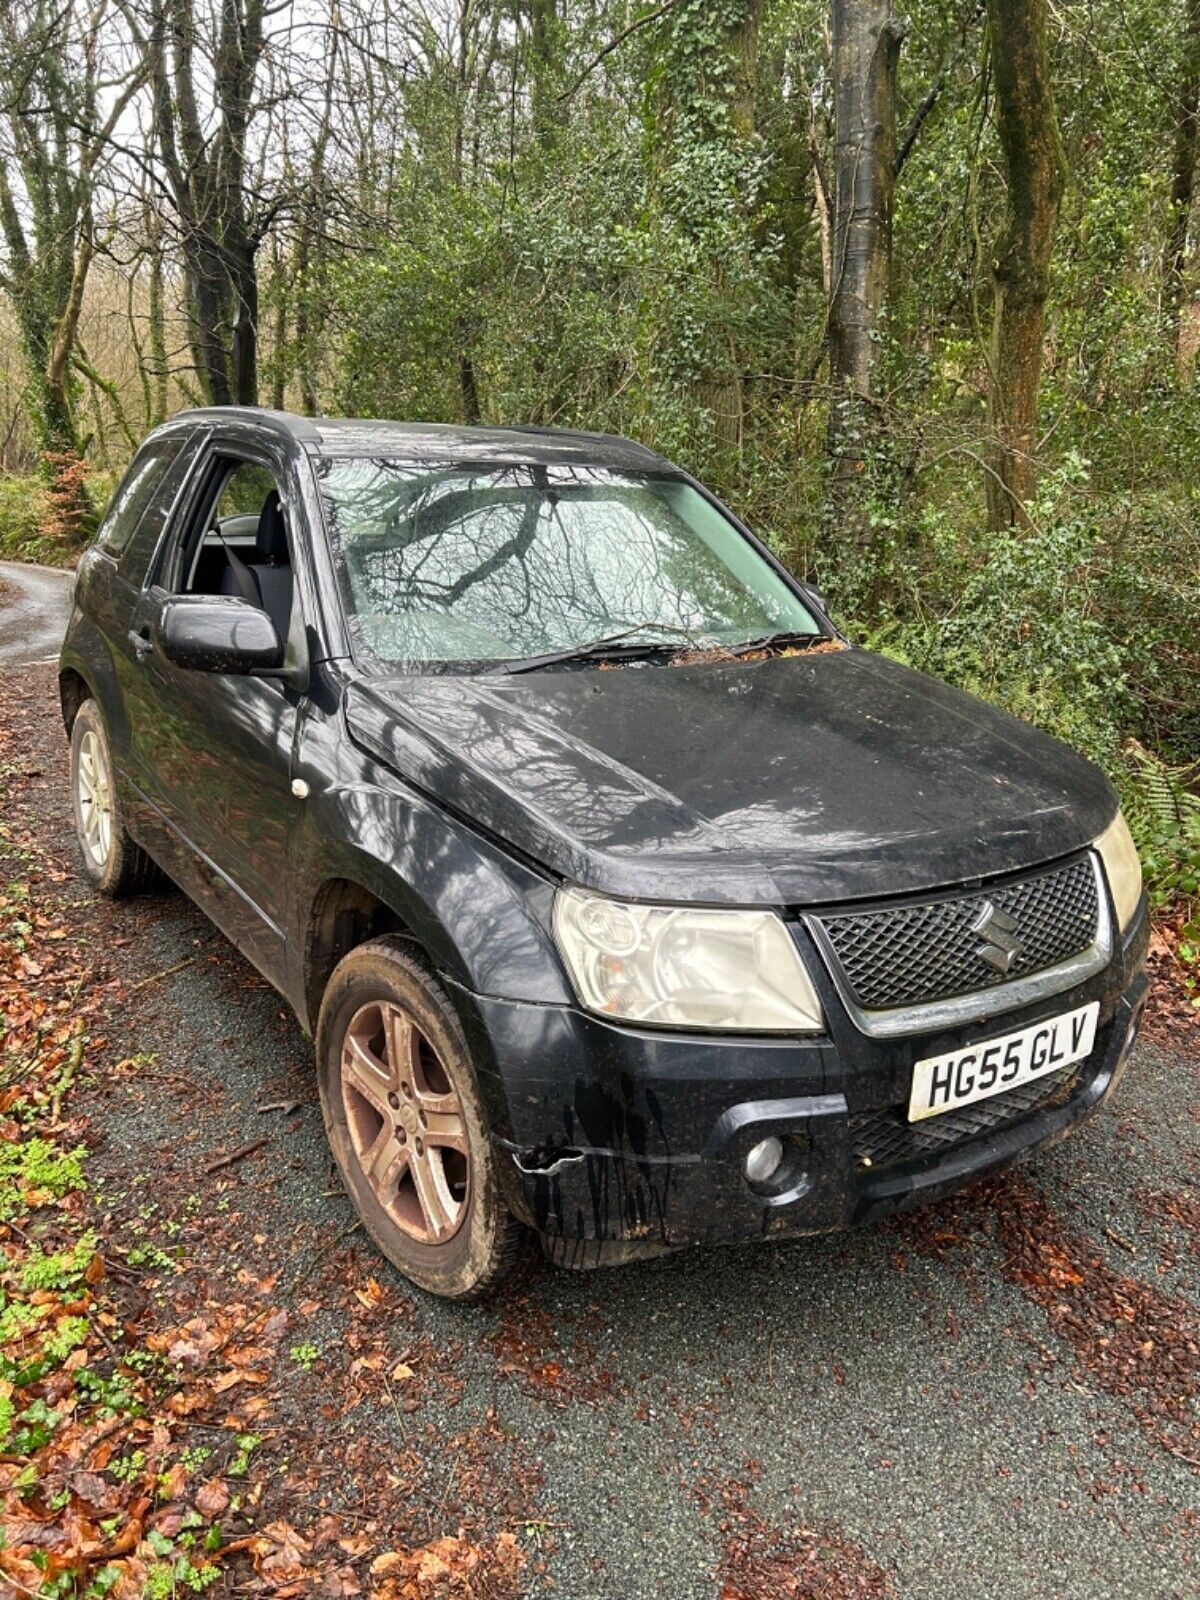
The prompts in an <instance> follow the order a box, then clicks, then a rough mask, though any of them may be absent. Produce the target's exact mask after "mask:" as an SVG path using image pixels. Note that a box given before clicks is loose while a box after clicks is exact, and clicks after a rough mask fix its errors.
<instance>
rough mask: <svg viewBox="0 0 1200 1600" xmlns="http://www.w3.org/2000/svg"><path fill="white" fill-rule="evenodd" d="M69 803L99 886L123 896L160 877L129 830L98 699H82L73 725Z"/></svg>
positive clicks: (84, 858) (90, 870) (112, 895)
mask: <svg viewBox="0 0 1200 1600" xmlns="http://www.w3.org/2000/svg"><path fill="white" fill-rule="evenodd" d="M71 803H72V807H73V809H74V813H75V841H76V844H77V845H78V847H79V855H80V859H81V860H82V863H83V870H84V872H85V873H86V874H87V876H88V878H89V879H90V881H91V883H92V885H93V887H94V888H95V889H97V890H98V891H99V892H100V893H101V894H104V895H108V896H109V897H110V898H112V899H119V898H121V897H122V896H124V895H130V894H137V893H138V892H139V891H140V890H142V889H146V888H149V887H150V885H151V884H153V883H155V882H156V881H157V879H158V875H159V874H158V868H157V867H156V866H155V864H154V862H153V861H152V860H151V859H150V857H149V856H148V855H147V854H146V852H145V851H144V850H143V849H142V848H141V846H140V845H137V844H135V843H134V841H133V840H132V839H131V838H130V836H129V834H128V832H127V831H126V828H125V819H124V815H123V813H122V810H121V799H120V796H119V795H118V793H117V786H116V782H115V779H114V774H113V764H112V751H111V750H110V748H109V743H108V733H107V731H106V730H105V727H104V719H103V717H102V716H101V715H100V708H99V706H97V704H96V702H95V701H94V700H85V701H84V702H83V704H82V705H81V706H80V707H79V710H78V711H77V712H76V714H75V721H74V722H73V723H72V725H71Z"/></svg>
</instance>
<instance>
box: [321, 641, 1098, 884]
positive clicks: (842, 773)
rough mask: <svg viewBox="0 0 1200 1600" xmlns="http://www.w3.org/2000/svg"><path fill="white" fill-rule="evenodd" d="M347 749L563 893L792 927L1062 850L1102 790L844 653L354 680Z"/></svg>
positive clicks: (986, 710)
mask: <svg viewBox="0 0 1200 1600" xmlns="http://www.w3.org/2000/svg"><path fill="white" fill-rule="evenodd" d="M346 714H347V719H348V725H349V729H350V732H351V736H352V738H354V740H355V741H356V742H357V743H358V744H359V745H360V746H362V747H363V748H365V749H366V750H368V751H369V752H370V753H371V754H373V755H374V756H376V757H378V758H380V759H382V760H383V761H384V762H386V763H387V765H389V766H390V767H391V768H392V769H393V770H394V771H395V772H397V773H398V774H399V775H400V776H401V777H403V778H404V779H406V780H407V781H409V782H411V783H412V784H414V785H416V786H417V787H419V788H420V789H422V790H424V791H425V792H426V793H428V794H430V795H432V796H433V797H434V798H435V799H436V800H438V801H439V803H441V804H443V805H445V806H446V807H448V808H449V809H451V810H453V811H454V812H456V813H458V814H459V815H460V816H462V817H464V818H466V819H467V820H468V821H470V822H471V823H472V824H473V825H475V826H476V827H478V828H480V829H482V830H485V831H486V832H488V833H490V834H492V835H494V836H496V837H498V838H499V839H501V840H502V841H504V842H505V843H506V844H507V845H508V846H509V847H510V848H512V849H514V850H516V851H518V852H520V853H522V854H523V855H525V856H528V857H531V858H532V859H534V860H535V861H537V862H538V863H540V864H542V865H543V866H545V867H546V868H548V869H549V870H550V871H551V872H553V873H554V874H556V875H559V876H561V877H562V878H563V879H566V880H568V881H571V882H574V883H579V884H583V885H585V886H587V887H590V888H594V889H597V890H601V891H604V892H607V893H610V894H614V895H623V896H628V897H631V898H636V899H644V900H649V899H656V898H657V899H663V900H668V901H683V902H690V901H700V902H707V903H710V904H712V903H740V904H764V903H768V904H776V905H800V904H817V903H822V902H833V901H840V900H850V899H858V898H861V897H864V896H872V895H885V894H896V893H902V892H906V891H914V890H925V889H932V888H938V887H942V886H945V885H950V884H955V883H962V882H965V881H968V880H971V879H977V878H981V877H986V876H988V875H990V874H993V873H999V872H1005V871H1010V870H1013V869H1017V868H1021V867H1026V866H1032V865H1036V864H1037V863H1039V862H1042V861H1047V860H1051V859H1053V858H1054V857H1056V856H1060V855H1064V854H1066V853H1067V852H1069V851H1071V850H1074V849H1077V848H1079V847H1080V846H1081V845H1084V844H1086V843H1087V842H1088V841H1089V840H1091V839H1093V838H1095V837H1096V835H1097V834H1099V833H1101V832H1102V831H1103V830H1104V828H1105V827H1106V826H1107V824H1108V823H1109V822H1110V821H1111V820H1112V817H1113V815H1114V813H1115V811H1116V806H1117V800H1116V796H1115V794H1114V792H1113V790H1112V789H1111V787H1110V786H1109V784H1108V782H1107V781H1106V779H1105V778H1104V777H1103V776H1102V775H1101V774H1100V773H1099V772H1098V771H1097V769H1096V768H1095V767H1093V766H1092V765H1091V764H1090V763H1089V762H1087V761H1085V760H1083V758H1082V757H1080V756H1077V755H1075V754H1074V753H1073V752H1072V751H1070V750H1068V749H1067V748H1066V747H1065V746H1064V745H1061V744H1059V743H1058V742H1057V741H1056V740H1054V739H1051V738H1049V737H1048V736H1047V735H1046V734H1043V733H1040V732H1038V730H1037V729H1035V728H1032V727H1030V726H1028V725H1027V724H1026V723H1023V722H1018V721H1017V720H1015V719H1014V718H1012V717H1010V716H1007V715H1006V714H1005V713H1004V712H1001V711H998V710H996V709H995V708H993V707H991V706H988V705H986V704H984V702H982V701H980V700H976V699H974V698H973V697H971V696H970V695H966V694H963V693H961V692H960V691H958V690H955V689H951V688H949V687H947V686H946V685H945V684H942V683H939V682H937V681H936V680H935V679H932V678H927V677H925V676H923V675H922V674H921V673H918V672H914V671H911V670H910V669H908V668H906V667H902V666H899V665H897V664H896V663H895V662H892V661H889V660H887V659H886V658H884V657H881V656H876V655H873V654H871V653H870V652H868V651H865V650H860V649H854V648H850V649H844V650H840V651H823V650H822V651H817V652H816V653H806V654H802V655H798V656H791V657H774V658H771V659H769V660H766V661H759V662H754V663H745V662H718V663H706V664H700V665H696V666H690V667H667V666H661V665H652V666H632V665H630V666H625V667H622V668H620V669H618V670H608V671H605V670H599V669H596V668H585V669H583V670H578V671H569V670H568V671H542V672H534V673H529V674H514V675H513V676H510V677H504V676H490V675H489V676H477V675H453V676H421V677H417V676H406V677H397V678H389V679H386V680H380V679H368V678H360V679H357V680H355V681H354V682H353V683H352V684H351V685H350V686H349V689H348V693H347V697H346Z"/></svg>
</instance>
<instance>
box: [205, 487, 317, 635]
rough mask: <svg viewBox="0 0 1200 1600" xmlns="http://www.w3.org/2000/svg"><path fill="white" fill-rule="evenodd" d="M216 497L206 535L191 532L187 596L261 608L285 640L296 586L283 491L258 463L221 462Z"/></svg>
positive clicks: (212, 500)
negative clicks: (231, 599) (281, 497)
mask: <svg viewBox="0 0 1200 1600" xmlns="http://www.w3.org/2000/svg"><path fill="white" fill-rule="evenodd" d="M214 482H215V483H217V484H219V488H217V490H216V493H215V495H214V496H212V497H211V498H208V500H207V504H208V507H209V509H208V510H207V511H206V513H205V514H204V516H203V520H202V527H203V531H202V532H201V533H200V535H199V537H198V538H197V537H196V534H195V532H193V539H195V543H194V545H193V547H192V550H191V557H190V561H189V562H188V571H187V577H186V581H185V583H184V585H183V589H184V592H185V593H188V594H223V595H230V596H233V597H234V598H236V599H241V600H245V601H247V602H249V604H251V605H257V606H259V607H260V608H261V609H262V610H264V611H266V612H267V614H268V615H269V616H270V618H271V620H272V621H273V622H274V624H275V627H276V630H277V632H278V633H279V636H280V638H281V639H286V638H287V636H288V629H289V625H290V621H291V612H292V598H293V583H292V563H291V555H290V551H289V546H288V530H287V527H286V523H285V519H284V514H283V511H282V510H281V508H280V503H279V488H278V485H277V484H276V482H275V478H274V476H273V474H272V473H271V472H270V470H269V469H268V468H266V467H264V466H262V465H261V464H260V463H258V462H257V461H239V460H237V459H236V458H233V457H225V458H221V457H218V458H217V461H216V464H215V472H214Z"/></svg>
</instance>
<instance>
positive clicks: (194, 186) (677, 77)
mask: <svg viewBox="0 0 1200 1600" xmlns="http://www.w3.org/2000/svg"><path fill="white" fill-rule="evenodd" d="M1198 183H1200V0H1055V3H1049V0H941V3H937V0H913V3H912V4H911V5H909V6H908V7H907V8H905V9H904V10H900V9H898V8H897V7H895V6H893V4H892V3H891V0H833V3H832V4H831V5H830V4H825V3H818V0H662V3H659V4H654V3H653V0H649V3H647V0H640V3H630V0H571V3H570V4H568V3H566V0H503V3H496V0H195V3H192V0H3V3H2V4H0V289H2V291H3V295H2V302H0V311H2V316H0V468H2V469H3V475H2V476H0V552H2V553H6V554H9V555H16V556H18V557H23V558H27V559H29V558H32V559H40V560H52V561H58V562H68V561H70V560H72V559H73V558H74V555H75V553H76V551H77V550H78V548H79V546H80V544H81V542H82V541H83V540H84V539H86V538H87V536H88V534H89V530H90V528H91V527H92V526H93V524H94V522H95V519H96V517H97V516H98V515H99V514H100V512H101V511H102V509H103V506H104V504H105V502H106V500H107V497H108V495H109V494H110V493H111V489H112V486H113V484H114V482H115V481H116V478H117V477H118V476H119V474H120V472H121V470H122V469H123V467H124V465H125V463H126V462H127V460H128V458H129V456H130V454H131V453H132V451H133V449H134V447H135V446H136V444H137V442H138V441H139V439H140V438H141V436H142V435H143V434H144V432H145V431H146V430H147V429H148V428H150V427H152V426H153V425H154V424H156V423H158V422H159V421H161V420H162V419H163V418H165V417H166V416H168V415H170V414H171V413H173V412H174V411H176V410H178V409H180V408H181V407H184V406H188V405H195V404H202V403H217V404H226V403H239V402H240V403H259V404H267V405H273V406H286V407H288V408H290V409H294V410H300V411H306V412H334V413H339V412H340V413H351V414H359V415H383V416H393V417H403V418H429V419H437V420H447V421H464V422H479V421H482V422H489V423H504V422H516V421H524V422H534V423H548V424H555V425H561V426H579V427H585V428H595V429H602V430H606V431H612V432H619V433H625V434H630V435H633V436H634V437H636V438H639V439H642V440H644V441H645V442H646V443H648V444H650V445H652V446H654V447H656V448H657V449H659V450H661V451H663V452H665V453H666V454H668V455H670V456H672V457H674V458H675V459H676V460H678V461H680V462H681V463H683V464H685V465H686V466H687V467H689V468H690V469H691V470H692V471H694V472H696V473H697V474H699V475H700V476H702V477H703V478H705V479H706V480H707V481H708V482H709V483H711V484H712V485H713V486H714V488H715V489H716V490H717V491H718V492H719V493H720V494H722V495H723V497H724V498H725V499H727V500H728V501H729V502H730V503H731V504H732V505H733V506H734V507H735V508H736V509H737V510H738V511H739V512H740V513H741V514H743V515H744V516H745V517H746V519H747V520H748V521H749V522H750V523H751V524H752V526H754V527H755V528H756V530H758V531H759V532H760V533H761V534H762V535H763V536H764V537H765V538H766V539H767V540H768V541H769V542H770V543H771V544H772V545H773V547H774V548H775V549H776V550H778V551H779V552H780V553H781V554H782V555H783V557H784V558H785V559H786V560H787V561H788V562H789V563H790V564H791V565H792V566H793V567H794V568H795V570H797V571H798V572H800V573H802V574H804V575H805V576H807V577H809V578H812V579H815V580H816V581H817V582H819V583H820V584H821V586H822V587H823V589H824V590H825V592H826V595H827V597H828V599H829V601H830V603H831V605H832V607H833V609H834V611H835V614H837V615H838V617H839V618H840V619H841V620H842V621H843V623H844V624H845V625H846V627H847V628H848V629H849V630H850V631H851V633H852V634H853V635H854V636H855V637H856V638H858V639H859V640H861V641H863V642H866V643H869V644H871V645H873V646H875V647H876V648H880V649H883V650H885V651H888V652H891V653H893V654H895V655H897V656H900V657H902V658H904V659H906V660H908V661H911V662H912V663H913V664H915V665H916V666H918V667H921V668H923V669H925V670H928V671H931V672H934V673H937V674H939V675H940V676H942V677H945V678H948V679H950V680H952V681H954V682H957V683H960V684H962V685H964V686H966V687H967V688H969V689H972V690H975V691H976V692H979V693H982V694H984V695H986V696H988V697H989V698H991V699H993V700H997V701H999V702H1000V703H1002V704H1004V705H1006V706H1008V707H1009V708H1010V709H1012V710H1013V711H1015V712H1017V713H1018V714H1019V715H1022V716H1025V717H1029V718H1031V719H1033V720H1035V721H1037V722H1039V723H1040V724H1042V725H1043V726H1045V727H1047V728H1048V729H1050V730H1051V731H1052V732H1054V733H1056V734H1059V735H1061V736H1062V737H1064V738H1066V739H1068V740H1069V741H1071V742H1072V743H1073V744H1075V745H1076V746H1077V747H1079V748H1081V749H1083V750H1084V751H1085V752H1087V753H1088V754H1089V755H1091V756H1093V757H1094V758H1095V759H1097V760H1099V761H1100V762H1101V763H1103V765H1104V766H1105V767H1106V769H1107V770H1108V771H1109V772H1110V774H1111V775H1112V776H1113V777H1114V779H1115V781H1116V782H1117V783H1118V786H1119V787H1120V789H1121V791H1122V794H1123V797H1124V799H1125V803H1126V806H1127V810H1128V811H1129V814H1130V819H1131V822H1132V824H1133V826H1134V830H1135V833H1136V834H1137V836H1138V839H1139V843H1140V845H1141V847H1142V851H1143V856H1144V859H1145V861H1146V865H1147V870H1148V877H1149V879H1150V882H1151V884H1152V887H1153V891H1154V895H1155V899H1156V902H1157V903H1158V905H1159V907H1160V909H1161V910H1162V911H1163V912H1164V915H1165V921H1166V925H1167V926H1168V927H1169V928H1170V929H1171V930H1172V945H1173V948H1174V950H1175V952H1176V953H1177V954H1178V955H1179V956H1180V957H1181V958H1182V959H1183V960H1184V962H1185V963H1186V962H1189V961H1194V960H1195V955H1196V948H1197V945H1198V944H1200V937H1198V935H1197V928H1196V923H1195V921H1194V916H1195V910H1196V904H1197V901H1196V896H1197V890H1198V888H1200V798H1198V797H1197V783H1198V777H1200V763H1198V760H1197V757H1198V755H1200V695H1198V694H1197V682H1198V668H1200V487H1198V485H1197V473H1196V463H1197V460H1198V459H1200V456H1198V451H1200V379H1198V376H1197V366H1198V362H1197V346H1198V345H1200V239H1198V231H1200V205H1198V203H1197V196H1196V189H1197V185H1198Z"/></svg>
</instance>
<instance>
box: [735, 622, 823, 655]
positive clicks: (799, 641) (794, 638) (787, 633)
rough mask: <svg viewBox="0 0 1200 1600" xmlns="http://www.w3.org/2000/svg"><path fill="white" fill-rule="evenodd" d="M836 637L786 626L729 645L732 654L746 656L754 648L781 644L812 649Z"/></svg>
mask: <svg viewBox="0 0 1200 1600" xmlns="http://www.w3.org/2000/svg"><path fill="white" fill-rule="evenodd" d="M833 637H834V635H833V634H831V633H796V632H795V631H794V630H792V629H789V628H785V629H783V630H782V631H781V632H779V633H764V634H763V636H762V638H761V639H743V641H742V642H741V644H733V645H730V647H729V653H730V655H734V656H744V655H748V654H749V653H750V651H752V650H772V649H775V648H776V647H779V646H784V645H788V646H793V647H795V648H796V649H799V650H810V649H811V648H812V647H813V645H817V644H825V643H826V642H827V641H828V640H830V639H832V638H833Z"/></svg>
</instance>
